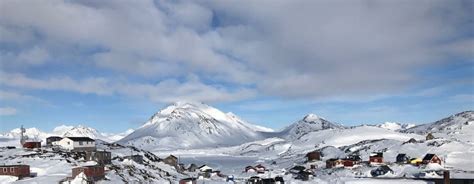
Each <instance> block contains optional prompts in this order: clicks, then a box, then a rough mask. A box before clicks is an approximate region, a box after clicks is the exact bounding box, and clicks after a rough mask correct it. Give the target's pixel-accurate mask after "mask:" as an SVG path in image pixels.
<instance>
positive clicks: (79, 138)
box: [67, 137, 95, 142]
mask: <svg viewBox="0 0 474 184" xmlns="http://www.w3.org/2000/svg"><path fill="white" fill-rule="evenodd" d="M67 138H68V139H71V140H72V141H74V142H75V141H95V140H94V139H91V138H89V137H67Z"/></svg>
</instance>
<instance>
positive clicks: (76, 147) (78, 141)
mask: <svg viewBox="0 0 474 184" xmlns="http://www.w3.org/2000/svg"><path fill="white" fill-rule="evenodd" d="M53 145H57V146H60V147H62V148H63V149H67V150H73V151H94V150H96V148H95V140H94V139H91V138H89V137H64V138H63V139H61V140H60V141H57V142H53Z"/></svg>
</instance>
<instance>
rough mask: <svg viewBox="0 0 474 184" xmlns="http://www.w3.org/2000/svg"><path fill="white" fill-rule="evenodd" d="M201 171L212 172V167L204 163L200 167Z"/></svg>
mask: <svg viewBox="0 0 474 184" xmlns="http://www.w3.org/2000/svg"><path fill="white" fill-rule="evenodd" d="M198 169H199V171H201V172H212V167H209V166H207V165H202V166H201V167H199V168H198Z"/></svg>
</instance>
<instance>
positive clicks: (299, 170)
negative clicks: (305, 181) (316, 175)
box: [290, 165, 306, 174]
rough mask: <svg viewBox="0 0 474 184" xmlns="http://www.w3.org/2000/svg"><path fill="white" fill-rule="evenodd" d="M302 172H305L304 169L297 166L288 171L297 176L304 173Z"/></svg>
mask: <svg viewBox="0 0 474 184" xmlns="http://www.w3.org/2000/svg"><path fill="white" fill-rule="evenodd" d="M304 170H306V167H304V166H300V165H297V166H294V167H292V168H291V169H290V173H292V174H298V173H300V172H301V171H304Z"/></svg>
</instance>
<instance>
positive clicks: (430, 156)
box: [422, 153, 441, 165]
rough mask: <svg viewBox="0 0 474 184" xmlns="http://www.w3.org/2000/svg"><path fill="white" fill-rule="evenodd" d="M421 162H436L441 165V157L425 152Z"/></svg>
mask: <svg viewBox="0 0 474 184" xmlns="http://www.w3.org/2000/svg"><path fill="white" fill-rule="evenodd" d="M422 162H423V164H429V163H437V164H439V165H441V159H440V158H439V157H438V156H436V155H435V154H430V153H428V154H426V155H425V157H423V161H422Z"/></svg>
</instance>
